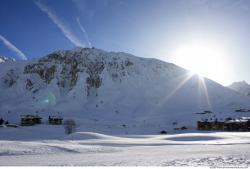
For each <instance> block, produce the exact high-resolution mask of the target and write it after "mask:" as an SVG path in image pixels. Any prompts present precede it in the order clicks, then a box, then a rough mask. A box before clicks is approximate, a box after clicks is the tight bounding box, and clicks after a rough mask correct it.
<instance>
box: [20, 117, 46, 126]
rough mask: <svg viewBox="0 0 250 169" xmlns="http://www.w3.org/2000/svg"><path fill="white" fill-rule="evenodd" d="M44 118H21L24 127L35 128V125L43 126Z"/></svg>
mask: <svg viewBox="0 0 250 169" xmlns="http://www.w3.org/2000/svg"><path fill="white" fill-rule="evenodd" d="M41 122H42V118H41V117H40V116H38V115H35V116H34V115H23V116H21V125H22V126H33V125H35V124H41Z"/></svg>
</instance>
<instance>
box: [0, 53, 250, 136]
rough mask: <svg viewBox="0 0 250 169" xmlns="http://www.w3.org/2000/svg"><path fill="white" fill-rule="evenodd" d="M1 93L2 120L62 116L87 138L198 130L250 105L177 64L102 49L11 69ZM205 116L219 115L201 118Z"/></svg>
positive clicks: (0, 72) (1, 75)
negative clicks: (92, 134) (184, 128)
mask: <svg viewBox="0 0 250 169" xmlns="http://www.w3.org/2000/svg"><path fill="white" fill-rule="evenodd" d="M0 86H1V87H0V93H1V95H0V112H1V114H0V115H1V116H3V117H4V118H7V119H9V121H12V122H19V121H20V115H21V114H39V115H41V116H42V117H44V118H45V119H46V118H47V117H48V116H49V115H57V114H60V115H62V116H63V117H64V118H73V119H75V120H76V122H77V124H78V125H79V127H82V129H84V130H85V131H98V132H109V133H110V132H113V133H115V132H117V133H120V132H123V133H124V132H127V133H155V132H158V131H160V130H171V129H173V128H178V127H182V126H187V127H188V128H192V127H193V128H194V127H195V126H196V120H197V119H200V118H209V119H210V118H211V119H215V118H218V119H220V118H225V117H229V116H231V117H235V116H241V115H242V114H239V113H235V112H234V110H235V109H239V108H249V103H250V98H249V97H245V96H242V95H240V94H238V93H237V92H234V91H232V90H230V89H228V88H226V87H223V86H222V85H220V84H218V83H216V82H214V81H211V80H209V79H206V78H205V79H204V80H202V79H201V78H199V76H196V75H190V72H188V71H187V70H185V69H183V68H180V67H178V66H176V65H174V64H171V63H166V62H163V61H160V60H156V59H146V58H140V57H136V56H133V55H130V54H126V53H115V52H106V51H103V50H99V49H94V48H76V49H73V50H65V51H58V52H54V53H51V54H49V55H47V56H45V57H42V58H40V59H34V60H31V61H16V62H6V63H3V64H1V65H0ZM204 110H211V111H214V112H217V113H212V114H197V113H199V112H202V111H204ZM244 115H246V114H244Z"/></svg>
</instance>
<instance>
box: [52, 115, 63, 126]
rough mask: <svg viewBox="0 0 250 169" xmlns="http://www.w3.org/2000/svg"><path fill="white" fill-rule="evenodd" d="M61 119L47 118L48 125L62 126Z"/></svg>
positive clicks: (58, 117)
mask: <svg viewBox="0 0 250 169" xmlns="http://www.w3.org/2000/svg"><path fill="white" fill-rule="evenodd" d="M62 121H63V118H62V117H60V116H49V124H52V125H60V124H62Z"/></svg>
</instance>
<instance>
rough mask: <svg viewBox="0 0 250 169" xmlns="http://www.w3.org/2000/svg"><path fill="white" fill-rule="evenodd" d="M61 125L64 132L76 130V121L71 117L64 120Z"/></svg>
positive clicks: (69, 132) (68, 132)
mask: <svg viewBox="0 0 250 169" xmlns="http://www.w3.org/2000/svg"><path fill="white" fill-rule="evenodd" d="M63 125H64V130H65V133H66V134H71V133H73V132H75V130H76V123H75V121H74V120H73V119H67V120H65V121H64V124H63Z"/></svg>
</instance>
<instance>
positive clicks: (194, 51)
mask: <svg viewBox="0 0 250 169" xmlns="http://www.w3.org/2000/svg"><path fill="white" fill-rule="evenodd" d="M224 55H225V54H224V53H223V49H222V48H219V46H216V45H210V44H204V43H191V44H187V45H183V46H181V47H179V48H177V50H176V51H175V53H174V54H173V57H174V62H175V63H176V64H177V65H179V66H182V67H184V68H186V69H188V70H190V71H192V73H196V74H198V75H200V76H205V77H208V78H211V79H213V80H219V79H221V78H222V79H225V73H226V69H227V67H226V66H227V64H226V60H223V58H224Z"/></svg>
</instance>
